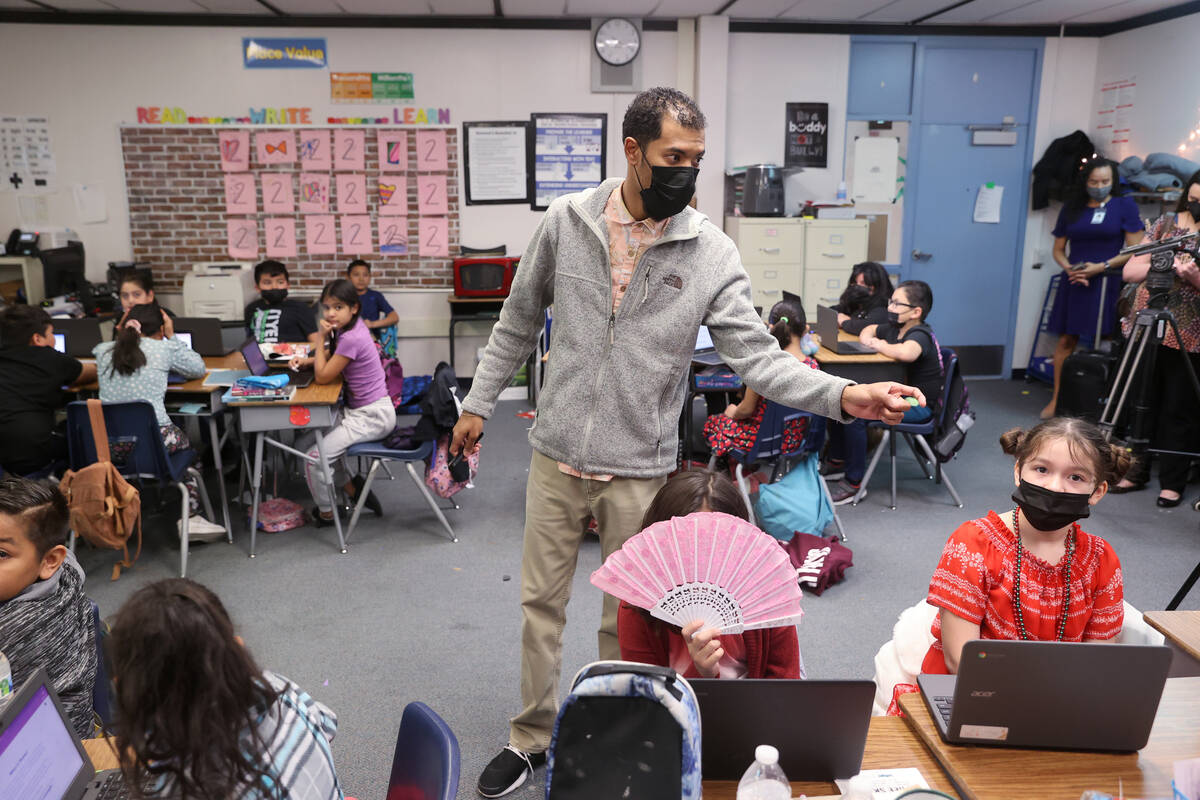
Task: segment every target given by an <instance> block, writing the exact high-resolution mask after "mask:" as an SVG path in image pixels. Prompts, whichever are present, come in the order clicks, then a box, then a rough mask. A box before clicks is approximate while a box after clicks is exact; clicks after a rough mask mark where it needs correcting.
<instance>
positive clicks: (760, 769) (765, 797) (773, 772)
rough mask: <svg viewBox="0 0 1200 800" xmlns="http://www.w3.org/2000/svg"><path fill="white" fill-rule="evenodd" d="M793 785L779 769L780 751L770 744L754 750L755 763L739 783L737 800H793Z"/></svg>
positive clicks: (761, 745)
mask: <svg viewBox="0 0 1200 800" xmlns="http://www.w3.org/2000/svg"><path fill="white" fill-rule="evenodd" d="M791 797H792V785H791V784H790V783H788V779H787V776H786V775H784V774H783V770H782V769H780V768H779V751H778V750H776V749H775V748H774V747H772V746H771V745H769V744H760V745H759V746H758V747H756V748H754V763H753V764H751V765H750V769H748V770H746V774H745V775H743V776H742V779H741V780H740V781H738V788H737V800H791Z"/></svg>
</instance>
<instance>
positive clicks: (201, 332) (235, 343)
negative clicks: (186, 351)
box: [175, 317, 246, 356]
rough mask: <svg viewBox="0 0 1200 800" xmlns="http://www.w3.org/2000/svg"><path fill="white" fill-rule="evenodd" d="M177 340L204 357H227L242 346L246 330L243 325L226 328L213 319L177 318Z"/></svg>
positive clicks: (219, 321)
mask: <svg viewBox="0 0 1200 800" xmlns="http://www.w3.org/2000/svg"><path fill="white" fill-rule="evenodd" d="M175 338H177V339H181V340H183V342H184V343H186V344H187V346H188V347H190V348H192V349H193V350H195V351H196V352H197V353H199V354H200V355H202V356H227V355H229V354H230V353H232V352H233V351H234V350H237V349H238V347H239V346H241V344H242V341H243V340H244V339H245V338H246V329H245V328H244V327H243V326H241V325H238V326H237V327H236V328H224V327H222V326H221V320H219V319H216V318H213V317H177V318H176V319H175Z"/></svg>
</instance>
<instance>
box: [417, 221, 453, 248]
mask: <svg viewBox="0 0 1200 800" xmlns="http://www.w3.org/2000/svg"><path fill="white" fill-rule="evenodd" d="M446 228H447V224H446V218H445V217H421V219H420V220H419V221H418V222H417V237H418V240H419V241H418V244H417V254H418V255H420V256H423V257H428V258H445V257H446V256H448V255H450V244H449V242H450V237H449V235H448V234H447V231H446Z"/></svg>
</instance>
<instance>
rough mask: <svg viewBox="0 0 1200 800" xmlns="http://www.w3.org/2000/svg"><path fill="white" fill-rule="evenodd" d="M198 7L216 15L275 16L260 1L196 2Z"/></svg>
mask: <svg viewBox="0 0 1200 800" xmlns="http://www.w3.org/2000/svg"><path fill="white" fill-rule="evenodd" d="M195 2H196V5H198V6H201V7H203V8H204V9H206V10H208V11H211V12H212V13H214V14H269V15H271V16H274V15H275V14H274V12H272V11H271V9H269V8H267V7H266V6H264V5H263V4H262V3H259V2H258V0H195Z"/></svg>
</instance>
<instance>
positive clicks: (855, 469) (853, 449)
mask: <svg viewBox="0 0 1200 800" xmlns="http://www.w3.org/2000/svg"><path fill="white" fill-rule="evenodd" d="M932 418H933V410H932V409H931V408H929V407H928V406H924V407H922V406H913V407H912V408H910V409H909V410H908V411H905V412H904V419H903V420H902V421H903V422H908V423H911V424H914V425H920V424H921V423H922V422H928V421H929V420H930V419H932ZM828 455H829V458H831V459H838V460H841V461H845V462H846V481H847V482H849V483H852V484H854V485H856V486H857V485H858V484H860V483H862V479H863V475H864V474H865V473H866V471H867V423H866V420H861V419H856V420H854V421H853V422H848V423H840V422H834V423H832V424H831V425H830V426H829V452H828Z"/></svg>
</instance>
